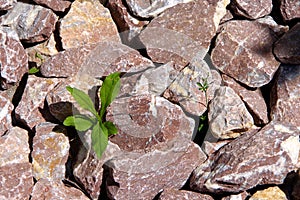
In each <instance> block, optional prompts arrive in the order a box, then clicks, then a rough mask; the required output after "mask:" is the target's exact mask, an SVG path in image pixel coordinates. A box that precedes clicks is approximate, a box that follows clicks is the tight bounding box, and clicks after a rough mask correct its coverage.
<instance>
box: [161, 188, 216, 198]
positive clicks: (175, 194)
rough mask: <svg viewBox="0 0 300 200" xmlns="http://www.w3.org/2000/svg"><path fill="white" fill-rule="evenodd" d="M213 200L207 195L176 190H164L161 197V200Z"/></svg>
mask: <svg viewBox="0 0 300 200" xmlns="http://www.w3.org/2000/svg"><path fill="white" fill-rule="evenodd" d="M177 199H180V200H199V199H201V200H213V198H212V197H211V196H209V195H207V194H201V193H197V192H191V191H185V190H175V189H170V188H169V189H164V191H163V192H162V193H161V195H160V196H159V200H177Z"/></svg>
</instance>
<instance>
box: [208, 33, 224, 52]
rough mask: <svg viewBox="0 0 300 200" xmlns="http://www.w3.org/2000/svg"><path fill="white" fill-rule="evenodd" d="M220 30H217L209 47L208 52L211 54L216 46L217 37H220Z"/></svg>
mask: <svg viewBox="0 0 300 200" xmlns="http://www.w3.org/2000/svg"><path fill="white" fill-rule="evenodd" d="M220 32H221V31H220ZM220 32H217V33H216V34H215V36H214V37H213V38H212V39H211V41H210V45H209V49H208V52H207V54H208V55H211V52H212V51H213V49H214V48H215V47H216V42H217V38H218V35H219V34H220ZM207 54H206V55H207Z"/></svg>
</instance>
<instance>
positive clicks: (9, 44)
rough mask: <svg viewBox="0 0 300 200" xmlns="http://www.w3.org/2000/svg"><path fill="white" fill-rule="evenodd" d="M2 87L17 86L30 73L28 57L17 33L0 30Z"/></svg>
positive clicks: (3, 28)
mask: <svg viewBox="0 0 300 200" xmlns="http://www.w3.org/2000/svg"><path fill="white" fill-rule="evenodd" d="M0 44H1V45H0V60H1V63H0V64H1V87H2V88H3V89H8V88H9V87H11V85H14V84H17V83H18V82H19V81H20V80H21V78H22V76H23V75H24V74H25V73H26V72H27V71H28V56H27V54H26V52H25V50H24V48H23V46H22V44H21V42H20V40H19V38H18V35H17V34H16V32H15V31H13V30H12V29H11V28H8V27H3V26H2V27H1V28H0Z"/></svg>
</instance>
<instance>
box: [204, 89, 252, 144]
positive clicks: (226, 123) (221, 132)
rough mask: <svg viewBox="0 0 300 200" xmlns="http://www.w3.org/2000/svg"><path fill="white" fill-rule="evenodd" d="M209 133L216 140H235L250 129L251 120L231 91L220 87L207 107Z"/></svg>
mask: <svg viewBox="0 0 300 200" xmlns="http://www.w3.org/2000/svg"><path fill="white" fill-rule="evenodd" d="M208 121H209V131H210V132H211V133H212V135H213V136H214V137H216V138H221V139H227V138H236V137H238V136H240V135H241V134H243V132H245V131H247V130H249V129H251V127H252V126H253V124H254V122H253V118H252V116H251V115H250V113H249V112H248V110H247V108H246V106H245V104H244V103H243V101H242V100H241V99H240V97H239V96H238V95H237V94H236V93H235V92H234V90H233V89H231V88H230V87H227V86H221V87H220V88H219V89H218V90H216V92H215V97H214V99H213V100H212V101H211V103H210V105H209V112H208Z"/></svg>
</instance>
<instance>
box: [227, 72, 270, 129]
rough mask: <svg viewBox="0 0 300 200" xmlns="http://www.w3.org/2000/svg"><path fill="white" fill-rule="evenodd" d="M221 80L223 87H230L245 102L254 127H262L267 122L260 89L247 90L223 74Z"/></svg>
mask: <svg viewBox="0 0 300 200" xmlns="http://www.w3.org/2000/svg"><path fill="white" fill-rule="evenodd" d="M222 79H223V81H224V83H225V86H229V87H231V88H232V89H233V90H234V92H235V93H236V94H238V95H239V96H240V97H241V99H242V100H243V101H244V102H245V104H246V106H247V108H248V110H249V112H250V113H251V114H252V117H253V119H254V122H255V124H256V125H262V124H266V123H268V122H269V119H268V108H267V104H266V102H265V100H264V97H263V96H262V93H261V91H260V89H255V90H249V89H247V88H245V87H243V86H242V85H240V84H239V83H237V82H236V81H235V80H234V79H233V78H230V77H229V76H226V75H225V74H223V75H222Z"/></svg>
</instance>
